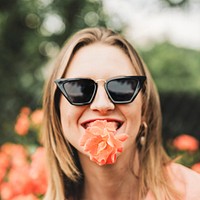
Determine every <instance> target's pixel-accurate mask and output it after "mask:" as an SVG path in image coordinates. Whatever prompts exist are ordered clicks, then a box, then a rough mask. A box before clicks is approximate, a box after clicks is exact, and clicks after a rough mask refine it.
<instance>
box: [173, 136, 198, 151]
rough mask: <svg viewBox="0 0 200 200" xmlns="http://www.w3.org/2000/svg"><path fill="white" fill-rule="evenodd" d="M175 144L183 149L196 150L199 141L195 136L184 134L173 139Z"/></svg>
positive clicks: (179, 148)
mask: <svg viewBox="0 0 200 200" xmlns="http://www.w3.org/2000/svg"><path fill="white" fill-rule="evenodd" d="M173 145H174V147H175V148H176V149H178V150H181V151H196V150H198V148H199V141H198V140H197V139H196V138H195V137H193V136H190V135H187V134H183V135H180V136H178V137H176V138H175V139H174V140H173Z"/></svg>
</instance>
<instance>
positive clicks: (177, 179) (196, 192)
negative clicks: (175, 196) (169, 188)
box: [169, 163, 200, 200]
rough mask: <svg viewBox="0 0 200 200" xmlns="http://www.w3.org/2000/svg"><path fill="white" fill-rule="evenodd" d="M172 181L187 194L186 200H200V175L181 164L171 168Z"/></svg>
mask: <svg viewBox="0 0 200 200" xmlns="http://www.w3.org/2000/svg"><path fill="white" fill-rule="evenodd" d="M169 168H170V172H171V176H172V181H173V182H174V184H175V185H176V187H177V188H178V189H180V190H181V191H183V192H184V193H185V200H199V199H200V185H199V183H200V174H199V173H197V172H195V171H193V170H191V169H189V168H187V167H185V166H183V165H180V164H176V163H173V164H171V165H170V166H169Z"/></svg>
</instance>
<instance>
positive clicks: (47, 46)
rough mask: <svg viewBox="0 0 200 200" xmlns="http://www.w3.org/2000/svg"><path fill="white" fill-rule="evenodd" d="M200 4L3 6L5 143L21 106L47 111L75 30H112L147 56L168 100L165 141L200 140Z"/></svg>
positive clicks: (140, 0) (138, 1)
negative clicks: (46, 90)
mask: <svg viewBox="0 0 200 200" xmlns="http://www.w3.org/2000/svg"><path fill="white" fill-rule="evenodd" d="M199 10H200V1H199V0H149V1H148V2H147V1H145V0H134V1H133V0H126V1H122V0H109V1H108V0H73V1H71V0H65V1H62V0H33V1H29V0H17V1H12V0H1V1H0V86H1V90H0V105H1V112H0V121H1V123H0V133H1V139H0V143H1V144H2V143H4V142H6V141H16V138H15V133H14V129H13V127H14V124H15V120H16V116H17V115H18V113H19V111H20V109H21V107H23V106H27V107H29V108H31V109H36V108H38V107H41V102H42V93H43V83H44V79H45V76H46V74H48V65H49V63H51V61H52V60H53V59H54V57H55V56H56V55H57V53H58V52H59V50H60V48H61V46H62V44H63V43H64V41H65V40H66V39H67V38H68V37H69V36H70V35H71V34H72V33H73V32H75V31H77V30H79V29H81V28H84V27H92V26H106V27H109V28H112V29H114V30H115V31H118V32H121V33H122V34H124V35H125V36H126V37H127V38H128V39H129V41H130V42H131V43H132V44H133V45H134V46H135V47H136V49H137V50H138V51H139V52H140V54H141V56H142V57H143V59H144V61H145V62H146V64H147V65H148V67H149V69H150V71H151V72H152V75H153V78H154V79H155V81H156V85H157V87H158V89H159V92H160V95H161V103H162V110H163V136H164V138H166V139H167V138H173V137H175V136H176V135H179V134H181V133H187V134H190V135H193V136H195V137H196V138H198V139H200V123H199V117H200V78H199V75H200V12H199Z"/></svg>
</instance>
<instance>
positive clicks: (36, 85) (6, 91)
mask: <svg viewBox="0 0 200 200" xmlns="http://www.w3.org/2000/svg"><path fill="white" fill-rule="evenodd" d="M106 20H107V17H106V15H105V14H104V12H103V10H102V4H101V1H100V0H90V1H89V0H88V1H87V0H73V1H72V0H64V1H62V0H54V1H53V0H33V1H29V0H17V1H12V0H1V1H0V24H1V28H0V44H1V45H0V60H1V62H0V84H1V93H0V96H1V98H0V105H1V114H0V121H1V123H0V131H1V134H6V137H7V138H8V139H9V140H12V138H13V129H12V128H13V123H14V120H15V117H16V115H17V113H19V110H20V108H21V107H23V106H24V105H27V106H29V107H30V108H32V109H35V108H36V107H40V106H41V99H42V90H43V89H42V88H43V82H44V80H43V79H44V78H43V77H44V74H43V67H44V65H45V64H46V63H47V61H48V60H49V59H51V58H52V57H54V56H55V55H56V53H57V52H58V50H59V49H60V47H61V46H62V44H63V43H64V41H65V40H66V39H67V38H68V37H69V35H71V34H72V33H73V32H75V31H77V30H78V29H81V28H84V27H87V26H99V25H100V26H105V25H106V24H105V21H106ZM8 133H9V134H8ZM1 138H2V139H1V140H2V141H1V142H4V139H5V137H1Z"/></svg>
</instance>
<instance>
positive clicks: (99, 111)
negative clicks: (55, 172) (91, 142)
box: [60, 43, 142, 157]
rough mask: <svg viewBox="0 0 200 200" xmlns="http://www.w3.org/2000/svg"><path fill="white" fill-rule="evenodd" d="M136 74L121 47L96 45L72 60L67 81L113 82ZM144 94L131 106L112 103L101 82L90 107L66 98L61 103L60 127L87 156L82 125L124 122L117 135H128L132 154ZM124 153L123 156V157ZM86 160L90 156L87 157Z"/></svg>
mask: <svg viewBox="0 0 200 200" xmlns="http://www.w3.org/2000/svg"><path fill="white" fill-rule="evenodd" d="M130 75H137V74H136V71H135V70H134V68H133V65H132V63H131V61H130V59H129V57H128V56H127V55H126V54H125V53H124V52H123V51H122V50H121V49H120V48H118V47H115V46H109V45H105V44H100V43H95V44H92V45H89V46H85V47H82V48H81V49H80V50H78V51H77V52H76V53H75V55H74V57H73V58H72V60H71V62H70V65H69V67H68V69H67V72H66V74H65V78H91V79H93V80H97V79H104V80H107V79H110V78H112V77H116V76H130ZM141 108H142V98H141V93H139V94H138V95H137V97H136V98H135V100H134V101H133V102H132V103H129V104H113V103H112V102H111V101H110V99H109V98H108V96H107V93H106V91H105V89H104V83H103V82H99V83H98V90H97V93H96V96H95V98H94V100H93V102H92V103H91V104H89V105H84V106H74V105H71V104H70V103H69V102H68V101H67V100H66V99H65V97H64V96H63V95H61V101H60V113H61V124H62V128H63V133H64V136H65V138H66V140H68V141H69V142H70V143H71V144H72V145H73V146H74V147H75V148H76V149H77V150H78V152H79V153H80V154H81V155H82V156H83V157H84V155H85V153H84V151H83V147H81V146H80V145H79V140H80V138H81V136H82V135H83V134H84V132H85V128H84V126H83V124H84V123H85V122H87V121H94V120H95V119H100V120H101V119H102V120H109V121H121V122H123V123H122V126H121V127H120V128H119V129H118V130H117V134H120V133H126V134H128V135H129V137H128V139H127V140H126V142H125V143H124V152H126V151H127V152H128V151H129V152H132V150H133V148H134V145H135V138H136V135H137V133H138V131H139V127H140V124H141V121H142V119H141V118H142V117H141ZM122 155H123V153H122V154H121V156H122ZM85 157H87V156H85Z"/></svg>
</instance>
